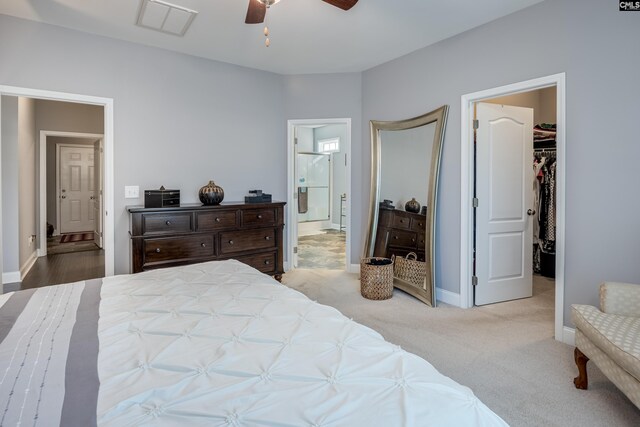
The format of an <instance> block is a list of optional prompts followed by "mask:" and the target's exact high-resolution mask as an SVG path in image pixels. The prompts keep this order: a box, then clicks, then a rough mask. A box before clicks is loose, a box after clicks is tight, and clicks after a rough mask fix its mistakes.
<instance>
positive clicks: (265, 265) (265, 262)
mask: <svg viewBox="0 0 640 427" xmlns="http://www.w3.org/2000/svg"><path fill="white" fill-rule="evenodd" d="M236 259H237V260H238V261H240V262H243V263H245V264H247V265H250V266H251V267H253V268H255V269H256V270H259V271H261V272H263V273H272V272H274V271H275V269H276V254H275V252H269V253H266V254H257V255H250V256H242V257H237V258H236Z"/></svg>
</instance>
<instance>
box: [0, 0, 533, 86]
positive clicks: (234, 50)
mask: <svg viewBox="0 0 640 427" xmlns="http://www.w3.org/2000/svg"><path fill="white" fill-rule="evenodd" d="M167 1H168V2H169V3H173V4H177V5H180V6H183V7H186V8H189V9H194V10H196V11H198V12H199V14H198V15H197V16H196V18H195V19H194V21H193V23H192V25H191V28H189V30H188V31H187V33H186V34H185V35H184V36H182V37H180V36H175V35H170V34H164V33H161V32H158V31H154V30H150V29H147V28H142V27H139V26H136V25H135V23H136V20H137V16H138V11H139V9H140V0H108V1H105V0H0V14H5V15H11V16H16V17H19V18H24V19H29V20H33V21H38V22H45V23H49V24H53V25H59V26H62V27H67V28H71V29H75V30H80V31H84V32H88V33H94V34H99V35H103V36H107V37H112V38H116V39H121V40H127V41H130V42H134V43H140V44H144V45H148V46H155V47H160V48H164V49H169V50H173V51H177V52H183V53H186V54H190V55H195V56H199V57H203V58H209V59H214V60H218V61H224V62H228V63H232V64H237V65H242V66H246V67H251V68H256V69H260V70H266V71H272V72H275V73H280V74H313V73H336V72H358V71H363V70H366V69H369V68H371V67H374V66H376V65H379V64H382V63H384V62H387V61H390V60H392V59H395V58H398V57H400V56H403V55H405V54H407V53H410V52H413V51H415V50H417V49H420V48H422V47H424V46H428V45H430V44H433V43H436V42H438V41H440V40H443V39H446V38H448V37H451V36H453V35H455V34H459V33H461V32H464V31H466V30H469V29H471V28H474V27H477V26H479V25H482V24H484V23H486V22H489V21H492V20H494V19H497V18H499V17H501V16H505V15H508V14H510V13H513V12H515V11H517V10H520V9H523V8H525V7H528V6H531V5H533V4H535V3H538V2H540V1H542V0H455V1H451V0H360V1H359V2H358V4H356V5H355V6H354V7H353V8H352V9H351V10H349V11H343V10H341V9H338V8H336V7H333V6H331V5H329V4H327V3H325V2H323V1H321V0H282V1H280V2H279V3H277V4H275V5H274V6H272V7H271V8H270V9H269V11H268V12H267V24H268V26H269V30H270V39H271V46H270V47H268V48H267V47H265V45H264V38H265V37H264V35H263V28H264V27H263V25H260V24H254V25H247V24H245V23H244V20H245V15H246V12H247V4H248V0H167Z"/></svg>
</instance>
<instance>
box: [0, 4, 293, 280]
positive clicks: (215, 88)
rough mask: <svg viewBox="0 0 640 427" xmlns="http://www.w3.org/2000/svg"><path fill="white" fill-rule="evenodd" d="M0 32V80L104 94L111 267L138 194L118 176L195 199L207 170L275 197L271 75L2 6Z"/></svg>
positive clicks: (121, 250)
mask: <svg viewBox="0 0 640 427" xmlns="http://www.w3.org/2000/svg"><path fill="white" fill-rule="evenodd" d="M0 40H18V41H19V42H16V43H0V63H1V64H2V66H1V67H0V82H2V84H5V85H11V86H20V87H30V88H39V89H47V90H55V91H62V92H70V93H81V94H86V95H94V96H102V97H108V98H113V99H114V107H115V108H114V111H115V117H114V121H115V147H114V151H115V158H114V162H115V167H116V171H115V206H114V207H115V212H114V214H115V227H116V229H115V245H116V247H115V254H116V260H115V270H116V273H126V272H128V271H129V239H128V228H129V216H128V213H127V212H126V209H125V207H126V206H127V205H132V204H135V205H139V204H141V203H142V202H143V200H142V199H137V200H136V199H126V200H125V199H124V186H125V185H140V189H141V190H143V189H145V188H159V187H160V186H161V185H164V186H165V187H167V188H179V189H181V190H182V193H181V195H182V201H183V202H196V201H197V200H198V198H197V194H198V189H199V188H200V187H201V186H202V185H204V184H206V183H207V182H208V180H210V179H215V181H216V183H217V184H219V185H220V186H222V187H223V188H224V190H225V200H229V201H231V200H242V199H243V197H244V195H245V193H246V192H247V191H248V190H250V189H252V188H262V189H264V190H265V191H267V192H269V193H272V194H273V197H274V199H276V200H285V196H286V190H285V188H286V121H285V120H284V117H285V116H284V114H283V106H284V94H285V91H284V90H283V78H282V77H281V76H279V75H276V74H272V73H267V72H263V71H257V70H252V69H248V68H243V67H238V66H234V65H229V64H224V63H221V62H216V61H209V60H205V59H201V58H196V57H192V56H188V55H182V54H177V53H174V52H169V51H165V50H161V49H155V48H149V47H144V46H140V45H135V44H132V43H126V42H122V41H118V40H113V39H109V38H105V37H99V36H94V35H90V34H84V33H80V32H76V31H71V30H67V29H64V28H60V27H55V26H50V25H44V24H39V23H34V22H30V21H25V20H21V19H16V18H12V17H8V16H3V15H0ZM42 64H46V72H45V70H44V69H43V66H42ZM141 194H142V192H141ZM3 222H4V223H5V224H12V222H9V221H7V220H6V218H5V220H4V221H3ZM14 224H15V223H14Z"/></svg>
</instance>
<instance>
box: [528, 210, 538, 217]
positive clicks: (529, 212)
mask: <svg viewBox="0 0 640 427" xmlns="http://www.w3.org/2000/svg"><path fill="white" fill-rule="evenodd" d="M535 214H536V211H535V210H533V209H529V210H528V211H527V215H529V216H531V215H535Z"/></svg>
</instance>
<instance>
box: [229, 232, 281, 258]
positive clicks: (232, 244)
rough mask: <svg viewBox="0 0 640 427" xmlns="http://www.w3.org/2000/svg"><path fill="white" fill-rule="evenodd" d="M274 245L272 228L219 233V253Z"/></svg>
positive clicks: (274, 236) (265, 247)
mask: <svg viewBox="0 0 640 427" xmlns="http://www.w3.org/2000/svg"><path fill="white" fill-rule="evenodd" d="M275 247H276V231H275V230H274V229H273V228H268V229H264V230H245V231H231V232H227V233H220V253H221V254H230V253H234V252H241V251H247V250H253V249H268V248H275Z"/></svg>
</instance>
